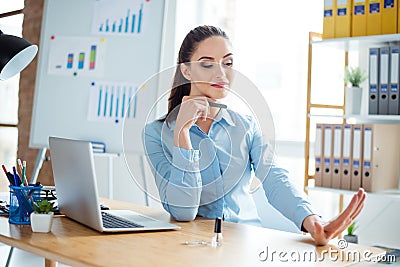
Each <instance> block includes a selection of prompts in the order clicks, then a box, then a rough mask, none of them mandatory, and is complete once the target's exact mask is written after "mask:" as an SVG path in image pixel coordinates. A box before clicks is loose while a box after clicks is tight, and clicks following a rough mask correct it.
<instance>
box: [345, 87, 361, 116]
mask: <svg viewBox="0 0 400 267" xmlns="http://www.w3.org/2000/svg"><path fill="white" fill-rule="evenodd" d="M361 100H362V88H361V87H347V88H346V105H345V108H346V114H355V115H359V114H360V111H361Z"/></svg>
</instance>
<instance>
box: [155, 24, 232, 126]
mask: <svg viewBox="0 0 400 267" xmlns="http://www.w3.org/2000/svg"><path fill="white" fill-rule="evenodd" d="M214 36H220V37H223V38H225V39H226V40H229V38H228V36H227V35H226V33H225V32H224V31H223V30H222V29H220V28H218V27H215V26H208V25H204V26H198V27H196V28H194V29H193V30H191V31H190V32H189V33H188V34H187V35H186V37H185V39H183V42H182V45H181V48H180V49H179V54H178V59H177V67H176V70H175V75H174V81H173V83H172V90H171V93H170V95H169V98H168V113H167V115H166V117H165V118H162V119H160V121H162V122H163V121H165V120H166V119H167V118H168V119H167V122H170V121H172V120H174V119H175V118H176V116H177V114H178V112H179V107H178V106H179V105H180V104H181V103H182V98H183V97H184V96H187V95H189V94H190V81H189V80H187V79H186V78H185V77H184V76H183V74H182V72H181V69H180V64H181V63H187V62H190V58H191V57H192V55H193V53H194V51H195V50H196V49H197V47H198V45H199V43H200V42H202V41H204V40H206V39H208V38H210V37H214ZM172 113H174V114H172Z"/></svg>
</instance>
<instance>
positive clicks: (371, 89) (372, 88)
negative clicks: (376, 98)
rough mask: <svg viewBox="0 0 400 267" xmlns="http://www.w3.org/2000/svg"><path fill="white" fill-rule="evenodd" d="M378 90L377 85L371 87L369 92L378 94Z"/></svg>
mask: <svg viewBox="0 0 400 267" xmlns="http://www.w3.org/2000/svg"><path fill="white" fill-rule="evenodd" d="M376 88H377V86H376V85H375V84H371V86H370V87H369V91H370V92H371V93H376V92H377V90H376Z"/></svg>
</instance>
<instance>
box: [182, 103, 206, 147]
mask: <svg viewBox="0 0 400 267" xmlns="http://www.w3.org/2000/svg"><path fill="white" fill-rule="evenodd" d="M208 113H209V104H208V98H207V97H204V96H184V97H183V98H182V103H181V105H180V108H179V113H178V116H177V118H176V123H175V128H174V145H175V146H176V147H180V148H185V149H192V144H191V142H190V135H189V130H190V128H191V127H192V126H193V125H194V124H195V123H196V121H197V120H198V119H199V118H201V119H202V120H203V121H205V120H206V119H207V115H208Z"/></svg>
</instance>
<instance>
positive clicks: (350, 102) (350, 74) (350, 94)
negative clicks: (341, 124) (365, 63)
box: [344, 67, 367, 114]
mask: <svg viewBox="0 0 400 267" xmlns="http://www.w3.org/2000/svg"><path fill="white" fill-rule="evenodd" d="M366 79H367V74H366V73H365V71H362V70H361V69H360V67H355V68H351V67H346V68H345V70H344V81H345V82H346V95H345V97H346V106H345V108H346V114H360V110H361V99H362V88H361V83H362V82H364V81H365V80H366Z"/></svg>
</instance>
